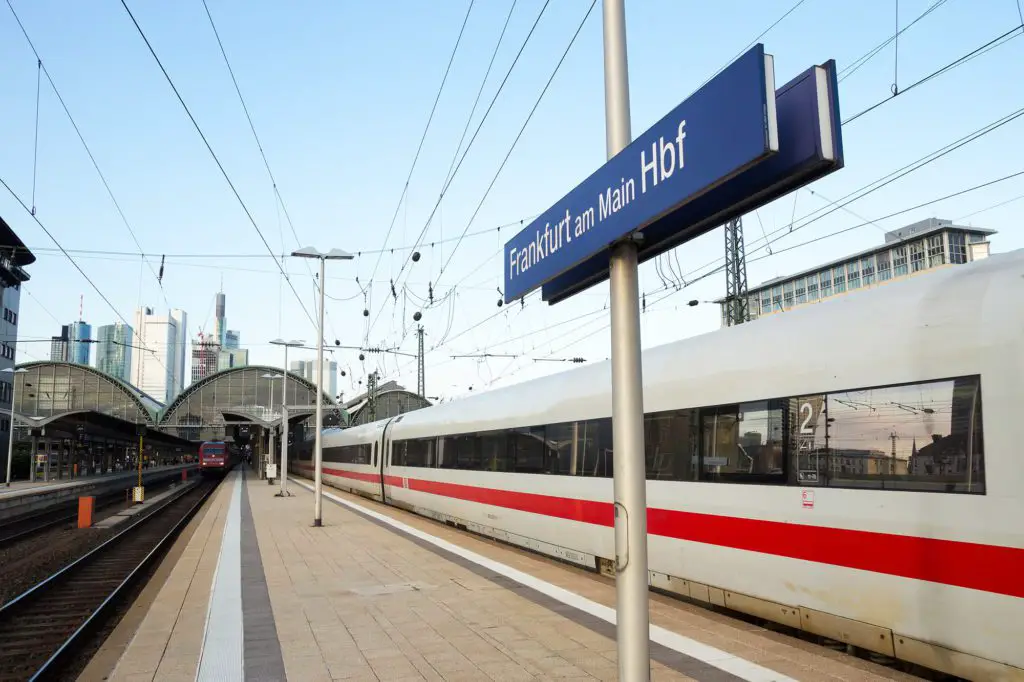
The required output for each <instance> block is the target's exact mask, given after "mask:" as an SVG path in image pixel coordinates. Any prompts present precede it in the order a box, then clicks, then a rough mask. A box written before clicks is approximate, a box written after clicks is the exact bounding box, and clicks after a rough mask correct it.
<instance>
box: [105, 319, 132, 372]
mask: <svg viewBox="0 0 1024 682" xmlns="http://www.w3.org/2000/svg"><path fill="white" fill-rule="evenodd" d="M134 334H135V333H134V330H132V328H131V327H130V326H128V325H127V324H125V323H123V322H115V323H114V324H105V325H102V326H100V327H97V328H96V369H98V370H99V371H101V372H103V373H104V374H109V375H110V376H112V377H114V378H116V379H120V380H121V381H123V382H125V383H131V373H132V346H133V345H134V344H133V342H132V338H133V336H134Z"/></svg>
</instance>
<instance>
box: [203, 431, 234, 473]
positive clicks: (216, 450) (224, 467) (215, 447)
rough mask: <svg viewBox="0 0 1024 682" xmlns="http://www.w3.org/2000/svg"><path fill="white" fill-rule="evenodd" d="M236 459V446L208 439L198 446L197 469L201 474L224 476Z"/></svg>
mask: <svg viewBox="0 0 1024 682" xmlns="http://www.w3.org/2000/svg"><path fill="white" fill-rule="evenodd" d="M238 460H239V454H238V448H237V447H236V446H235V445H234V444H233V443H226V442H224V441H222V440H218V441H211V440H208V441H205V442H203V444H202V445H200V446H199V471H200V473H202V475H203V476H207V477H211V478H212V477H218V476H224V474H226V473H227V472H228V471H231V469H232V468H233V467H234V466H235V465H236V464H237V463H238Z"/></svg>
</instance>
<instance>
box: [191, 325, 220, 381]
mask: <svg viewBox="0 0 1024 682" xmlns="http://www.w3.org/2000/svg"><path fill="white" fill-rule="evenodd" d="M220 350H221V345H220V344H219V343H217V341H216V339H214V337H212V336H210V337H206V336H204V335H203V334H201V333H200V334H199V336H197V337H196V338H194V339H192V383H193V384H194V383H196V382H197V381H202V380H203V379H205V378H206V377H208V376H210V375H211V374H214V373H215V372H216V371H217V365H218V363H219V361H220Z"/></svg>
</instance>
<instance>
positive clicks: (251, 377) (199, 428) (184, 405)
mask: <svg viewBox="0 0 1024 682" xmlns="http://www.w3.org/2000/svg"><path fill="white" fill-rule="evenodd" d="M282 376H283V372H282V370H281V369H280V368H279V367H267V366H263V365H247V366H245V367H233V368H230V369H226V370H223V371H220V372H217V373H215V374H211V375H210V376H208V377H205V378H204V379H201V380H199V381H197V382H195V383H194V384H192V385H191V386H189V387H188V388H186V389H185V390H184V391H182V392H181V394H179V395H178V397H177V398H175V399H174V401H173V402H172V403H171V404H170V405H168V406H167V407H166V408H165V409H164V410H163V412H162V413H161V414H160V418H159V428H160V429H161V430H164V431H167V432H168V433H172V434H174V435H177V436H179V437H181V438H186V439H188V440H191V441H200V440H215V439H220V438H225V437H228V436H230V435H231V434H230V429H231V428H232V427H233V426H238V425H244V424H253V425H258V426H262V427H265V428H266V427H272V426H276V425H277V424H279V423H280V421H281V377H282ZM271 377H276V378H271ZM316 394H317V390H316V384H314V383H312V382H311V381H308V380H306V379H305V378H303V377H301V376H299V375H297V374H294V373H292V372H288V394H287V400H288V406H289V415H288V421H289V423H291V424H295V423H296V422H301V421H305V420H307V419H308V418H309V417H311V416H312V415H313V414H314V412H315V409H316V407H315V405H316V402H315V401H316ZM321 400H322V404H323V406H324V425H325V426H340V425H343V424H344V423H345V417H346V414H345V412H344V411H343V410H341V408H339V407H338V405H337V403H335V402H334V400H333V399H332V398H331V396H329V395H327V394H326V393H322V394H321ZM298 407H302V408H303V409H292V408H298Z"/></svg>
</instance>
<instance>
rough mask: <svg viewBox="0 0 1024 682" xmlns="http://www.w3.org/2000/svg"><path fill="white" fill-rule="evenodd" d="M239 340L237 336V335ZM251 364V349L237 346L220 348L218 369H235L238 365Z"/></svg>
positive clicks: (219, 370)
mask: <svg viewBox="0 0 1024 682" xmlns="http://www.w3.org/2000/svg"><path fill="white" fill-rule="evenodd" d="M236 341H237V336H236ZM248 365H249V351H248V350H246V349H244V348H239V347H237V346H235V347H231V346H228V347H226V348H221V349H220V354H219V355H218V357H217V371H218V372H223V371H224V370H226V369H234V368H236V367H246V366H248Z"/></svg>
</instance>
